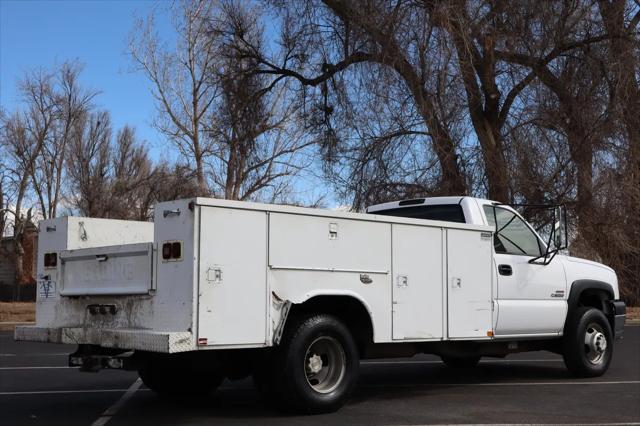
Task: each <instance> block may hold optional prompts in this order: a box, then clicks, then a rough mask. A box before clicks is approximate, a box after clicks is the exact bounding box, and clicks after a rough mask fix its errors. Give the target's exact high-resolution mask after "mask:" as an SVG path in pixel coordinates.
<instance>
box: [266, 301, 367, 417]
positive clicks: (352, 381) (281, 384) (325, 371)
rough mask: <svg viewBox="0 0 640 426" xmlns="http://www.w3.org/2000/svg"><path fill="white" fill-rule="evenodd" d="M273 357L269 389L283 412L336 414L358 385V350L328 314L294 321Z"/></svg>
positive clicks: (340, 323)
mask: <svg viewBox="0 0 640 426" xmlns="http://www.w3.org/2000/svg"><path fill="white" fill-rule="evenodd" d="M274 355H275V359H274V366H275V368H274V370H273V373H275V374H274V377H273V385H274V386H273V389H274V391H275V392H276V394H277V396H278V399H279V400H280V402H281V403H282V404H283V405H284V406H285V407H286V408H292V409H293V410H295V411H298V412H304V413H314V414H315V413H329V412H333V411H336V410H338V409H339V408H340V407H342V406H343V405H344V404H345V403H346V402H347V400H348V399H349V397H350V396H351V394H352V393H353V390H354V389H355V387H356V384H357V382H358V375H359V368H360V359H359V354H358V348H357V347H356V344H355V342H354V340H353V337H352V335H351V333H350V331H349V329H348V328H347V327H346V326H345V325H344V324H343V323H342V322H341V321H340V320H339V319H338V318H336V317H334V316H331V315H325V314H313V315H307V316H304V317H301V318H299V319H297V320H296V321H295V322H293V323H292V324H291V325H290V326H289V327H287V330H286V331H285V334H284V336H283V338H282V342H281V343H280V346H279V347H278V348H277V350H276V353H275V354H274Z"/></svg>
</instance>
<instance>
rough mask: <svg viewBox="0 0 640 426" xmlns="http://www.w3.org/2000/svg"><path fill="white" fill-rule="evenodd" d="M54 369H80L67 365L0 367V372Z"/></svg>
mask: <svg viewBox="0 0 640 426" xmlns="http://www.w3.org/2000/svg"><path fill="white" fill-rule="evenodd" d="M56 368H63V369H64V368H76V369H77V368H80V367H69V366H67V365H65V366H58V367H53V366H52V367H0V370H51V369H56Z"/></svg>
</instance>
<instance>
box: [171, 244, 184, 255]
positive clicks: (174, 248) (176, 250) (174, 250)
mask: <svg viewBox="0 0 640 426" xmlns="http://www.w3.org/2000/svg"><path fill="white" fill-rule="evenodd" d="M181 257H182V244H180V243H179V242H175V243H171V258H172V259H180V258H181Z"/></svg>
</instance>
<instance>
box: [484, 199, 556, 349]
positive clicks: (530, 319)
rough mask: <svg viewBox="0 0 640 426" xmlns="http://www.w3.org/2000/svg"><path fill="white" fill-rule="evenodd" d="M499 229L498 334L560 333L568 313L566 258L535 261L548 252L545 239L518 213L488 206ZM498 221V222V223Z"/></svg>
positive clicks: (487, 213) (491, 222) (496, 238)
mask: <svg viewBox="0 0 640 426" xmlns="http://www.w3.org/2000/svg"><path fill="white" fill-rule="evenodd" d="M483 211H484V214H485V217H486V219H487V223H488V224H489V225H491V226H494V227H495V228H496V232H495V234H494V251H495V253H494V262H495V265H494V267H495V270H496V273H497V277H498V292H497V297H496V305H497V310H498V315H497V323H496V326H495V335H496V336H501V335H502V336H507V335H536V334H556V333H559V332H561V331H562V328H563V327H564V320H565V317H566V312H567V302H566V300H567V283H566V276H565V272H564V268H563V266H562V262H560V261H558V260H555V261H551V263H549V264H548V265H541V264H535V263H529V261H530V260H531V259H534V258H536V257H537V256H540V255H541V254H542V253H543V250H544V247H543V246H542V244H541V242H540V239H539V237H538V236H537V234H536V233H535V232H534V231H533V230H532V229H531V227H530V226H529V225H528V224H527V222H526V221H524V220H523V219H522V218H521V217H520V216H519V215H518V214H517V213H516V212H515V211H513V210H512V209H510V208H507V207H500V206H494V205H490V204H485V205H483ZM496 222H497V225H496Z"/></svg>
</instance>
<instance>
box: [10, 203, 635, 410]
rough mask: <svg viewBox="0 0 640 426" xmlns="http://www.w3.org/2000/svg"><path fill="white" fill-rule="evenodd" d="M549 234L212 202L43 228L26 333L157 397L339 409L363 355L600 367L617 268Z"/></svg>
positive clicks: (512, 222)
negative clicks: (536, 358)
mask: <svg viewBox="0 0 640 426" xmlns="http://www.w3.org/2000/svg"><path fill="white" fill-rule="evenodd" d="M553 213H554V214H553V215H552V216H553V220H552V224H551V228H552V230H551V232H550V234H549V238H548V239H543V238H542V237H541V236H540V235H539V234H538V233H536V231H534V229H533V228H532V226H531V225H530V224H528V223H527V222H526V221H525V220H524V219H523V218H522V216H521V215H520V214H519V213H517V211H516V210H515V209H514V208H512V207H510V206H507V205H502V204H499V203H495V202H491V201H488V200H482V199H477V198H472V197H442V198H427V199H413V200H405V201H400V202H393V203H387V204H381V205H377V206H373V207H370V208H369V209H368V211H367V214H358V213H344V212H338V211H328V210H318V209H308V208H299V207H288V206H277V205H264V204H253V203H244V202H234V201H224V200H217V199H209V198H194V199H188V200H178V201H172V202H164V203H159V204H158V205H157V206H156V208H155V220H154V222H153V223H143V222H132V221H118V220H107V219H92V218H74V217H65V218H58V219H51V220H44V221H42V222H40V236H39V243H38V294H37V310H36V325H35V326H24V327H18V328H17V329H16V332H15V338H16V339H17V340H28V341H39V342H53V343H73V344H77V345H78V349H77V351H76V352H75V353H73V354H71V355H70V357H69V363H70V365H71V366H79V367H81V369H82V370H85V371H97V370H99V369H102V368H121V369H134V370H137V371H138V372H139V374H140V377H141V378H142V380H143V381H144V383H145V384H146V385H147V386H148V387H149V388H151V389H152V390H154V391H156V392H158V393H162V394H170V395H171V394H173V395H175V394H197V393H208V392H211V391H212V390H213V389H215V388H216V387H217V386H218V385H219V384H220V382H221V381H222V380H223V379H224V378H229V379H231V380H234V379H241V378H245V377H248V376H250V375H252V376H253V378H254V381H255V383H256V385H257V386H258V388H259V389H261V390H262V391H264V392H265V393H266V394H268V395H270V396H271V397H273V398H274V399H275V400H277V401H279V402H281V403H283V404H284V405H286V406H288V407H293V408H295V409H297V410H300V411H304V412H327V411H332V410H336V409H338V408H339V407H340V406H342V405H343V404H344V403H345V402H346V401H347V399H348V398H349V395H350V394H351V392H352V391H353V389H354V387H355V386H356V383H357V380H358V368H359V361H360V360H361V359H365V358H380V357H385V358H386V357H406V356H413V355H415V354H419V353H430V354H436V355H439V356H440V357H441V358H442V359H443V361H444V362H445V363H446V364H447V365H449V366H452V367H466V368H469V367H473V366H474V365H476V364H477V363H478V361H479V360H480V358H481V357H483V356H486V357H505V356H507V355H508V354H510V353H514V352H521V351H536V350H548V351H553V352H556V353H559V354H562V355H563V357H564V360H565V363H566V366H567V367H568V369H569V370H571V371H572V372H573V373H575V374H577V375H581V376H597V375H601V374H603V373H604V372H605V371H606V370H607V368H608V366H609V363H610V362H611V356H612V352H613V342H614V339H615V338H617V337H620V336H621V335H622V331H623V325H624V319H625V305H624V303H623V302H622V301H620V300H618V298H619V293H618V283H617V278H616V274H615V272H614V271H613V270H612V269H610V268H608V267H606V266H604V265H601V264H598V263H595V262H590V261H587V260H582V259H577V258H573V257H569V256H565V255H562V254H560V253H559V251H560V250H561V249H563V248H565V245H566V243H565V241H566V226H564V225H563V221H564V216H565V214H564V213H563V211H562V207H561V206H560V207H558V206H556V207H555V208H554V210H553Z"/></svg>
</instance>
